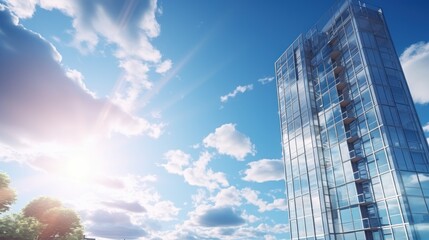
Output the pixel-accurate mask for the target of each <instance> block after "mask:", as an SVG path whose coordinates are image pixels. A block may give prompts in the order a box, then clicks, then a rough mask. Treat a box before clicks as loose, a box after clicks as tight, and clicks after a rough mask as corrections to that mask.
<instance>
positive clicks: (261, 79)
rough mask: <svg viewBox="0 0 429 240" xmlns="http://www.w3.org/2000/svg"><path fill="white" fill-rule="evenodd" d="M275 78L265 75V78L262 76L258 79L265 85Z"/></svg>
mask: <svg viewBox="0 0 429 240" xmlns="http://www.w3.org/2000/svg"><path fill="white" fill-rule="evenodd" d="M273 80H274V77H264V78H260V79H258V82H260V83H261V84H262V85H265V84H267V83H270V82H272V81H273Z"/></svg>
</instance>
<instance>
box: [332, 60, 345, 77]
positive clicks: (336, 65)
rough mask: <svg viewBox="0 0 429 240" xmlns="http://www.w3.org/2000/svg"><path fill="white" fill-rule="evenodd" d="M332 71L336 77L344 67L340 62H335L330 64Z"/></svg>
mask: <svg viewBox="0 0 429 240" xmlns="http://www.w3.org/2000/svg"><path fill="white" fill-rule="evenodd" d="M332 69H333V70H334V74H335V75H336V76H337V75H338V74H339V73H340V72H341V71H343V69H344V67H343V66H342V65H341V64H340V62H338V61H335V62H333V63H332Z"/></svg>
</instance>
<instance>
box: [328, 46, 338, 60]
mask: <svg viewBox="0 0 429 240" xmlns="http://www.w3.org/2000/svg"><path fill="white" fill-rule="evenodd" d="M329 55H330V57H331V59H333V60H336V59H337V58H338V57H339V56H340V55H341V51H340V49H338V48H337V47H334V48H332V51H331V54H329Z"/></svg>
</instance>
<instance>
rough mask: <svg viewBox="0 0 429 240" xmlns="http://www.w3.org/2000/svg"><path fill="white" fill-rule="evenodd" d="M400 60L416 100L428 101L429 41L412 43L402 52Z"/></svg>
mask: <svg viewBox="0 0 429 240" xmlns="http://www.w3.org/2000/svg"><path fill="white" fill-rule="evenodd" d="M400 61H401V64H402V68H403V69H404V74H405V77H406V79H407V81H408V86H409V88H410V91H411V95H412V96H413V99H414V101H415V102H416V103H421V104H424V103H428V102H429V94H427V89H429V81H427V76H429V68H428V67H427V66H429V42H426V43H425V42H418V43H415V44H412V45H411V46H409V47H408V48H407V49H405V51H404V52H403V53H402V54H401V56H400Z"/></svg>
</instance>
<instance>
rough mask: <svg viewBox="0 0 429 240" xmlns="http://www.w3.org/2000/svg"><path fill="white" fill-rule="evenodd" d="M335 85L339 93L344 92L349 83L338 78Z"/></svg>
mask: <svg viewBox="0 0 429 240" xmlns="http://www.w3.org/2000/svg"><path fill="white" fill-rule="evenodd" d="M335 84H336V86H337V90H338V91H342V90H343V89H344V88H346V86H347V83H346V81H345V80H344V78H342V77H338V78H336V79H335Z"/></svg>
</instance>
